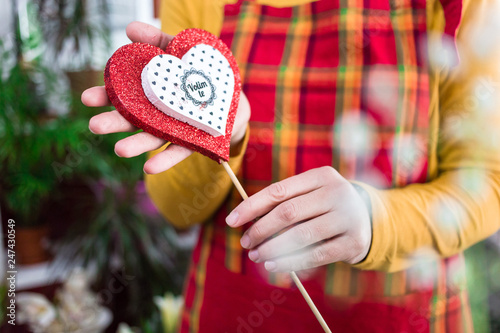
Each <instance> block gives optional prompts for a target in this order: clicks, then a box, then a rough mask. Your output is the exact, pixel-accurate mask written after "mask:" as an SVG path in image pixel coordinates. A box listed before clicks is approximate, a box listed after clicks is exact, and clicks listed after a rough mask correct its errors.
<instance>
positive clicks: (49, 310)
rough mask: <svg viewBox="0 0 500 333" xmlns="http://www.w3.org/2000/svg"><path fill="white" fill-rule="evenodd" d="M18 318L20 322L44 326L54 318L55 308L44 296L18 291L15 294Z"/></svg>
mask: <svg viewBox="0 0 500 333" xmlns="http://www.w3.org/2000/svg"><path fill="white" fill-rule="evenodd" d="M17 306H18V309H19V312H18V316H19V317H18V318H19V322H20V323H28V324H29V325H30V326H32V327H39V328H46V327H48V326H49V325H50V324H51V323H52V322H53V321H54V320H55V318H56V309H55V308H54V306H53V305H52V304H51V303H50V301H49V300H48V299H47V298H45V296H43V295H40V294H37V293H30V292H25V293H20V294H18V295H17Z"/></svg>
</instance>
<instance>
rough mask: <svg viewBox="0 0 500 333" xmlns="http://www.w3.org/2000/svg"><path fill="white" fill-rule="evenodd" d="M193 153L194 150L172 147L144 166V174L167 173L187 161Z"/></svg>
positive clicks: (152, 158)
mask: <svg viewBox="0 0 500 333" xmlns="http://www.w3.org/2000/svg"><path fill="white" fill-rule="evenodd" d="M192 153H193V151H192V150H189V149H187V148H184V147H181V146H178V145H170V146H168V147H167V148H166V149H165V150H164V151H162V152H161V153H158V154H156V155H155V156H153V157H151V158H150V159H149V160H148V161H147V162H146V163H145V164H144V172H145V173H147V174H157V173H160V172H163V171H166V170H168V169H170V168H171V167H173V166H174V165H176V164H177V163H179V162H181V161H183V160H185V159H186V158H188V157H189V156H190V155H191V154H192Z"/></svg>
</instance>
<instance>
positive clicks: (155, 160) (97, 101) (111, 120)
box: [82, 22, 250, 174]
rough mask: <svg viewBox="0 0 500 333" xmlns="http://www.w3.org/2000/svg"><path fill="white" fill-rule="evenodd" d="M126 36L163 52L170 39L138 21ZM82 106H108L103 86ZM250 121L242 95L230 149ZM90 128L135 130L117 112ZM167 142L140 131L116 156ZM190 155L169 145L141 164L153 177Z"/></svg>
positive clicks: (106, 131)
mask: <svg viewBox="0 0 500 333" xmlns="http://www.w3.org/2000/svg"><path fill="white" fill-rule="evenodd" d="M127 36H128V37H129V38H130V40H131V41H132V42H140V43H149V44H151V45H155V46H158V47H159V48H161V49H165V48H166V46H167V44H168V43H169V42H170V41H171V40H172V38H173V37H172V36H170V35H167V34H165V33H163V32H162V31H161V30H159V29H157V28H155V27H153V26H151V25H148V24H145V23H140V22H132V23H130V24H129V25H128V26H127ZM82 103H83V104H85V105H86V106H90V107H101V106H108V105H110V104H111V103H110V101H109V99H108V95H107V93H106V90H105V88H104V87H102V86H101V87H92V88H89V89H87V90H85V91H84V92H83V94H82ZM249 119H250V104H249V103H248V100H247V98H246V96H245V95H244V94H243V93H241V97H240V104H239V105H238V110H237V112H236V118H235V121H234V126H233V133H232V136H231V147H234V146H237V145H238V144H239V143H240V142H241V141H242V140H243V138H244V136H245V131H246V128H247V124H248V120H249ZM89 129H90V131H92V133H95V134H109V133H117V132H135V131H137V130H138V128H137V127H135V126H134V125H132V124H131V123H129V122H128V121H127V120H126V119H125V118H124V117H123V116H122V115H121V114H120V113H119V112H118V111H116V110H115V111H110V112H103V113H101V114H98V115H96V116H94V117H92V118H91V119H90V122H89ZM166 143H167V142H166V141H165V140H163V139H160V138H157V137H155V136H154V135H152V134H149V133H146V132H140V133H136V134H133V135H131V136H129V137H127V138H125V139H122V140H120V141H118V142H117V143H116V145H115V153H116V154H117V155H118V156H121V157H134V156H137V155H140V154H143V153H146V152H148V151H152V150H155V149H158V148H160V147H162V146H163V145H165V144H166ZM192 153H193V151H192V150H190V149H187V148H184V147H181V146H179V145H174V144H172V145H169V146H168V147H167V148H166V149H165V150H164V151H162V152H160V153H158V154H156V155H155V156H153V157H152V158H150V159H149V160H147V161H146V163H145V164H144V172H145V173H148V174H156V173H160V172H163V171H166V170H168V169H170V168H171V167H173V166H174V165H176V164H177V163H179V162H181V161H182V160H184V159H186V158H187V157H189V156H190V155H191V154H192Z"/></svg>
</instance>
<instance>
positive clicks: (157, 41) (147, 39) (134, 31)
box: [126, 22, 173, 50]
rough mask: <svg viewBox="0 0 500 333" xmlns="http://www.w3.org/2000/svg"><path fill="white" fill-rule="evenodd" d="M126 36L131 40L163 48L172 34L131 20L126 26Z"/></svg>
mask: <svg viewBox="0 0 500 333" xmlns="http://www.w3.org/2000/svg"><path fill="white" fill-rule="evenodd" d="M126 32H127V36H128V38H129V39H130V40H131V41H132V42H137V43H148V44H151V45H154V46H158V47H159V48H161V49H163V50H164V49H165V48H166V47H167V44H168V43H169V42H170V41H171V40H172V38H173V36H170V35H167V34H166V33H164V32H163V31H161V30H160V29H158V28H156V27H153V26H152V25H149V24H146V23H142V22H132V23H130V24H129V25H128V26H127V29H126Z"/></svg>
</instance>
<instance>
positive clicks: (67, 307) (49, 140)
mask: <svg viewBox="0 0 500 333" xmlns="http://www.w3.org/2000/svg"><path fill="white" fill-rule="evenodd" d="M157 9H158V1H153V0H127V1H126V0H17V1H16V0H0V59H1V60H0V170H1V171H0V215H1V220H2V229H1V230H2V235H3V236H2V237H1V238H0V241H1V242H2V244H1V246H0V262H1V264H0V276H1V280H0V299H1V300H2V301H3V302H4V303H3V304H2V305H1V307H0V323H3V326H2V327H1V331H2V332H32V331H36V332H117V331H118V332H122V333H124V332H131V331H134V332H174V331H175V325H176V318H177V314H178V311H179V307H180V306H181V305H182V299H181V298H180V296H179V295H180V294H181V292H182V285H183V279H184V276H185V274H186V270H187V265H188V262H189V256H190V251H191V249H192V247H193V245H194V242H195V240H196V233H197V230H196V229H194V230H191V231H189V232H187V233H183V234H179V233H177V232H176V231H175V230H174V229H173V228H172V227H170V226H169V225H168V223H166V222H165V221H164V220H163V219H162V217H161V216H159V214H158V212H157V211H156V209H155V207H154V206H153V205H152V203H151V202H150V201H149V199H148V197H147V195H146V193H145V188H144V183H143V181H142V178H143V173H142V164H143V162H144V157H137V158H133V159H122V158H118V157H117V156H116V155H115V154H114V153H113V150H114V143H115V142H116V140H118V139H119V138H121V137H123V135H108V136H105V137H101V136H95V135H93V134H91V133H90V132H89V131H88V120H89V119H90V117H91V116H92V115H94V114H96V113H98V112H101V111H103V110H104V109H90V108H86V107H84V106H83V105H82V104H81V102H80V95H81V93H82V91H83V90H85V89H86V88H88V87H91V86H94V85H102V84H103V77H102V71H103V68H104V66H105V63H106V61H107V59H108V58H109V57H110V56H111V54H112V52H113V51H114V50H116V49H117V48H118V47H119V46H121V45H123V44H126V43H128V39H127V37H126V35H125V27H126V25H127V24H128V23H129V22H131V21H134V20H139V21H143V22H147V23H150V24H153V25H156V26H159V25H160V23H159V21H158V20H157V19H156V18H155V12H156V10H157ZM12 229H15V248H14V247H11V245H12V243H11V242H9V239H10V238H9V235H10V233H12V232H10V231H9V230H12ZM497 238H498V237H497ZM498 244H500V239H495V238H492V239H489V240H487V241H484V242H482V243H480V244H478V245H476V246H474V247H473V248H471V249H469V250H468V251H467V253H466V257H467V261H468V282H469V289H470V298H471V303H472V309H473V317H474V325H475V328H476V331H477V332H500V278H499V276H500V259H499V253H500V247H499V245H498ZM9 250H11V251H12V250H14V251H15V257H14V256H13V252H9ZM9 259H10V260H13V261H14V260H15V263H13V262H10V261H8V260H9ZM8 263H9V264H10V263H12V264H13V266H12V267H9V266H7V264H8ZM12 270H16V271H17V275H16V279H17V281H16V296H17V298H16V299H17V312H16V326H12V325H9V324H8V323H7V321H8V320H9V316H8V315H9V311H8V309H7V306H8V304H7V303H6V301H8V299H9V298H8V297H7V293H8V292H9V287H10V285H9V280H7V277H8V274H7V271H12ZM6 309H7V310H6ZM23 322H24V323H25V324H24V325H19V324H21V323H23Z"/></svg>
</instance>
